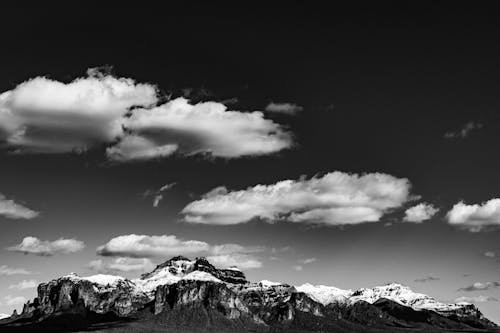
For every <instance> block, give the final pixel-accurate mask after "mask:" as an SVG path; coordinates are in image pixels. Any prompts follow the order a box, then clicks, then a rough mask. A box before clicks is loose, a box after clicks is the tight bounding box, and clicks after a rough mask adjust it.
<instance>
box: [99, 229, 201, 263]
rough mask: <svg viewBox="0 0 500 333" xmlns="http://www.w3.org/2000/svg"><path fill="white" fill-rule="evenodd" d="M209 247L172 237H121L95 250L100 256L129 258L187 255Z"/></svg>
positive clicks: (198, 242)
mask: <svg viewBox="0 0 500 333" xmlns="http://www.w3.org/2000/svg"><path fill="white" fill-rule="evenodd" d="M208 249H209V245H208V244H207V243H205V242H201V241H196V240H182V239H179V238H177V237H176V236H174V235H161V236H147V235H135V234H131V235H123V236H118V237H115V238H112V239H111V240H110V241H108V242H107V243H106V244H104V245H102V246H99V247H98V248H97V254H99V255H102V256H121V257H131V258H148V257H168V256H174V255H180V254H184V255H188V254H190V253H198V252H203V251H208Z"/></svg>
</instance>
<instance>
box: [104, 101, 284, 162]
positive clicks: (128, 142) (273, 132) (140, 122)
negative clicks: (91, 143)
mask: <svg viewBox="0 0 500 333" xmlns="http://www.w3.org/2000/svg"><path fill="white" fill-rule="evenodd" d="M123 126H124V127H125V128H126V129H127V132H125V133H124V135H123V137H122V139H121V141H120V142H119V143H118V144H117V145H116V146H114V147H111V148H108V151H107V154H108V156H109V157H110V158H111V159H115V160H119V161H126V160H134V159H143V158H152V157H162V156H167V155H170V154H172V153H173V152H175V151H177V152H178V153H180V154H183V155H193V154H198V153H209V154H211V155H212V156H215V157H225V158H235V157H241V156H252V155H265V154H271V153H275V152H278V151H280V150H282V149H286V148H289V147H290V146H291V145H292V139H291V136H290V135H289V134H288V133H287V132H286V131H284V130H283V128H282V127H281V126H280V125H278V124H277V123H275V122H273V121H271V120H269V119H265V118H264V115H263V113H262V112H258V111H255V112H239V111H229V110H227V107H226V106H225V105H224V104H222V103H217V102H203V103H197V104H194V105H192V104H190V103H189V101H188V100H187V99H185V98H182V97H180V98H177V99H174V100H171V101H169V102H167V103H165V104H163V105H160V106H157V107H154V108H150V109H146V108H138V109H134V110H133V112H132V113H131V116H130V117H128V118H126V119H124V121H123Z"/></svg>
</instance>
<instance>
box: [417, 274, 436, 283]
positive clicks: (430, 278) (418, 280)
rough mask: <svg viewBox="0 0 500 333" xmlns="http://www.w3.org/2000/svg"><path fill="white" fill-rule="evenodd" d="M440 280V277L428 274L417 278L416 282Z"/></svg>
mask: <svg viewBox="0 0 500 333" xmlns="http://www.w3.org/2000/svg"><path fill="white" fill-rule="evenodd" d="M439 280H440V278H438V277H436V276H432V275H428V276H426V277H423V278H418V279H415V282H419V283H425V282H432V281H439Z"/></svg>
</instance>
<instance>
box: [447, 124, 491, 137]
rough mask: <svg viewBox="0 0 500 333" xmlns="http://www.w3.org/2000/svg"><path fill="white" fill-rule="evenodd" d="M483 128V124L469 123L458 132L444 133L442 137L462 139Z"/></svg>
mask: <svg viewBox="0 0 500 333" xmlns="http://www.w3.org/2000/svg"><path fill="white" fill-rule="evenodd" d="M482 127H483V124H481V123H477V122H473V121H469V122H468V123H466V124H465V125H464V126H463V127H462V128H461V129H460V130H459V131H456V132H446V133H445V134H444V137H445V138H446V139H464V138H466V137H467V136H468V135H469V134H470V132H471V131H474V130H479V129H481V128H482Z"/></svg>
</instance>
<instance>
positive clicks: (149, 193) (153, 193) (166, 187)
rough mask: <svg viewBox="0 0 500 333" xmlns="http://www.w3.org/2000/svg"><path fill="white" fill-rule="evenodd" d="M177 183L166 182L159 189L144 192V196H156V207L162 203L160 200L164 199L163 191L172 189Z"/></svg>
mask: <svg viewBox="0 0 500 333" xmlns="http://www.w3.org/2000/svg"><path fill="white" fill-rule="evenodd" d="M175 185H177V183H176V182H174V183H169V184H165V185H163V186H162V187H160V188H159V189H158V190H146V191H145V192H144V193H143V196H144V197H149V196H154V198H153V207H155V208H156V207H158V205H159V204H160V201H161V200H163V194H162V193H163V192H165V191H168V190H170V189H171V188H172V187H174V186H175Z"/></svg>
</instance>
